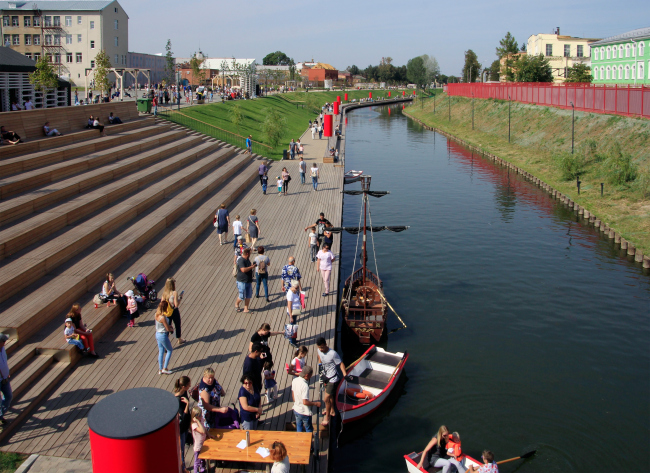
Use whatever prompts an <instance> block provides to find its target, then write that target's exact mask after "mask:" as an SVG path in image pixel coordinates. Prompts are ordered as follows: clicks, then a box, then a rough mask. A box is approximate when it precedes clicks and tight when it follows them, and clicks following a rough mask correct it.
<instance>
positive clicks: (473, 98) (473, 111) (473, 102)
mask: <svg viewBox="0 0 650 473" xmlns="http://www.w3.org/2000/svg"><path fill="white" fill-rule="evenodd" d="M473 129H474V92H472V130H473Z"/></svg>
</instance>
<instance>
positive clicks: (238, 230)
mask: <svg viewBox="0 0 650 473" xmlns="http://www.w3.org/2000/svg"><path fill="white" fill-rule="evenodd" d="M242 228H243V225H242V223H241V221H240V220H239V215H235V221H234V222H232V233H233V238H234V239H235V241H234V242H233V245H232V246H233V248H236V247H237V243H238V242H237V240H238V239H239V237H240V236H241V234H242Z"/></svg>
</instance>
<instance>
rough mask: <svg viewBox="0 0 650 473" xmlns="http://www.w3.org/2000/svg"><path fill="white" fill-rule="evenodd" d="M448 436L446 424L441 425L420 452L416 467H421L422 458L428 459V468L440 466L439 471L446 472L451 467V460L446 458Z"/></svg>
mask: <svg viewBox="0 0 650 473" xmlns="http://www.w3.org/2000/svg"><path fill="white" fill-rule="evenodd" d="M448 436H449V429H447V426H445V425H441V426H440V428H439V429H438V433H437V434H436V435H435V436H434V437H433V438H432V439H431V441H430V442H429V443H428V444H427V446H426V448H425V449H424V451H423V452H422V458H420V463H418V468H422V465H423V464H424V459H425V458H428V460H429V469H430V470H433V468H434V467H435V468H442V471H441V473H447V472H448V471H449V469H450V468H451V462H450V461H449V460H448V459H447V448H446V446H447V437H448Z"/></svg>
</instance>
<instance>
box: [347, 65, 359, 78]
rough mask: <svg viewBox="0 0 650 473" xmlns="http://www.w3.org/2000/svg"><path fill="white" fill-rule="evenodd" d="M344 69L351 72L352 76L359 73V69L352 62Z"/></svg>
mask: <svg viewBox="0 0 650 473" xmlns="http://www.w3.org/2000/svg"><path fill="white" fill-rule="evenodd" d="M346 70H347V71H348V72H349V73H350V74H352V75H353V76H358V75H359V74H360V73H361V70H360V69H359V68H358V67H357V66H355V65H354V64H352V65H351V66H348V68H347V69H346Z"/></svg>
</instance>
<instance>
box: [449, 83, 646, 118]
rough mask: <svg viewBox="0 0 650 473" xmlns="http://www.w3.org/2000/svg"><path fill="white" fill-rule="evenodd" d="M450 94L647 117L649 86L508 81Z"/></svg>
mask: <svg viewBox="0 0 650 473" xmlns="http://www.w3.org/2000/svg"><path fill="white" fill-rule="evenodd" d="M447 93H448V94H449V95H461V96H463V97H476V98H477V99H499V100H508V96H509V97H510V99H511V100H515V101H517V102H522V103H534V104H537V105H548V106H551V107H559V108H571V102H573V104H574V105H575V109H576V110H580V111H583V112H596V113H611V114H615V115H626V116H639V117H645V118H650V87H647V86H643V85H642V86H634V85H614V86H604V85H592V84H559V85H556V84H551V83H544V82H508V83H501V84H483V83H471V84H448V85H447Z"/></svg>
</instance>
